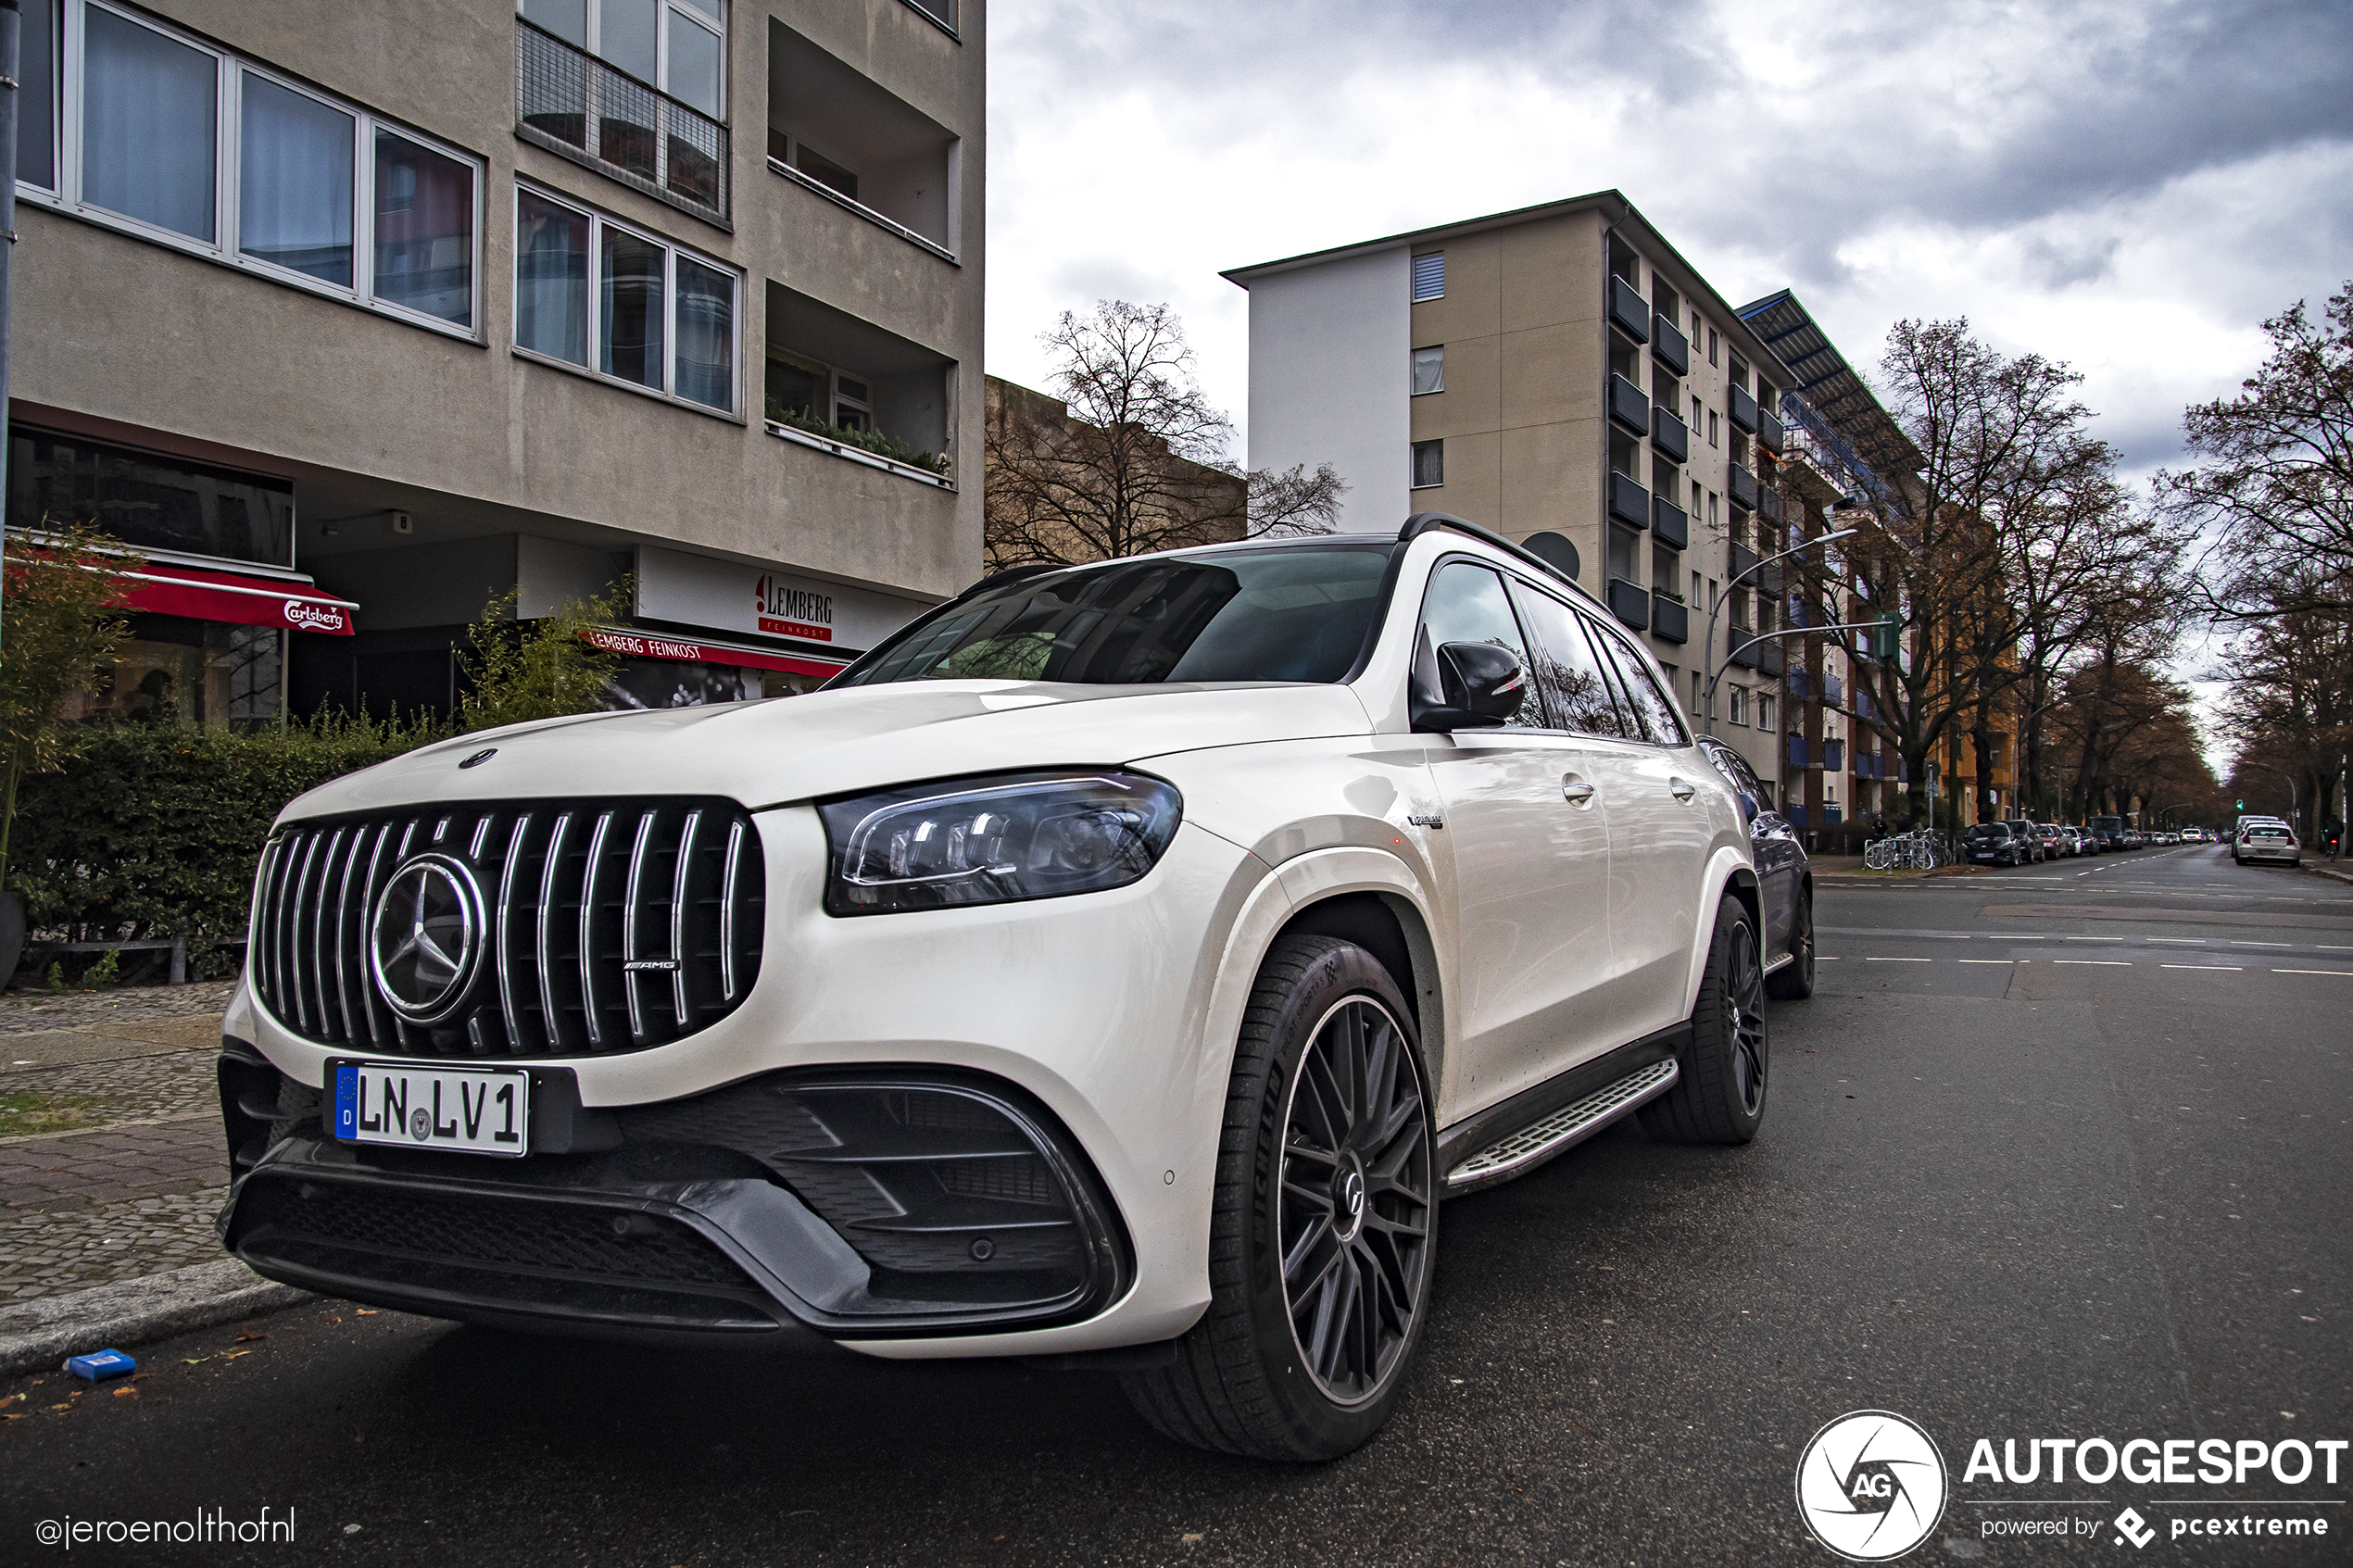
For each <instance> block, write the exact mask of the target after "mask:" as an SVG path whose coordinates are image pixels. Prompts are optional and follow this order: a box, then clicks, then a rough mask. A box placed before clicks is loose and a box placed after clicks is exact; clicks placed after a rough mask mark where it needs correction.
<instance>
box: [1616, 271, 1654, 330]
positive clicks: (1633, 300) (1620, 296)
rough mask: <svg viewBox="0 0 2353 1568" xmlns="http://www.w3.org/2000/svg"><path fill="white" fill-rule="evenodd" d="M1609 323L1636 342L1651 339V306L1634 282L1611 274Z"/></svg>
mask: <svg viewBox="0 0 2353 1568" xmlns="http://www.w3.org/2000/svg"><path fill="white" fill-rule="evenodd" d="M1609 324H1610V325H1611V326H1613V327H1616V328H1617V330H1618V331H1619V332H1624V333H1625V334H1626V335H1627V336H1628V337H1630V338H1632V339H1633V340H1634V341H1635V342H1636V343H1648V342H1650V340H1651V307H1650V305H1649V302H1647V301H1646V300H1644V299H1643V298H1642V295H1641V293H1640V292H1639V291H1637V290H1636V289H1635V287H1634V285H1633V284H1631V283H1629V282H1627V281H1626V280H1625V279H1623V278H1621V277H1619V276H1617V274H1616V273H1615V272H1613V273H1611V274H1610V280H1609Z"/></svg>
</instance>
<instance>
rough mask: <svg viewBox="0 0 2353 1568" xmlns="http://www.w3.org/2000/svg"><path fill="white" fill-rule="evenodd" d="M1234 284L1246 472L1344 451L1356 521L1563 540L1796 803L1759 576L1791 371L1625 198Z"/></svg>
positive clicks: (1601, 197)
mask: <svg viewBox="0 0 2353 1568" xmlns="http://www.w3.org/2000/svg"><path fill="white" fill-rule="evenodd" d="M1224 275H1225V276H1226V277H1227V279H1229V280H1230V281H1232V282H1236V283H1238V284H1239V285H1240V286H1242V287H1243V288H1246V289H1248V290H1249V291H1250V338H1251V365H1250V464H1251V467H1252V468H1254V469H1262V468H1273V469H1288V468H1290V467H1291V466H1292V465H1293V464H1297V463H1304V464H1306V465H1307V466H1308V467H1309V469H1311V470H1312V469H1314V468H1315V466H1316V465H1318V464H1321V463H1330V464H1331V465H1333V467H1334V468H1335V469H1337V470H1339V472H1340V476H1341V477H1342V479H1344V480H1345V481H1346V482H1347V483H1348V484H1349V486H1350V489H1349V494H1348V495H1347V496H1346V499H1345V503H1344V505H1345V511H1344V516H1343V519H1342V523H1341V526H1342V527H1344V528H1351V529H1364V530H1379V529H1394V528H1396V527H1397V526H1398V525H1399V524H1400V523H1401V522H1403V520H1404V519H1405V517H1406V516H1407V515H1408V514H1410V513H1412V512H1415V511H1424V510H1429V511H1446V512H1452V513H1454V514H1455V515H1457V516H1460V517H1463V518H1466V519H1467V520H1469V521H1473V522H1476V523H1479V524H1481V525H1483V526H1485V527H1488V528H1491V529H1493V530H1495V531H1496V532H1497V533H1502V534H1504V536H1505V537H1507V538H1510V539H1514V540H1516V541H1519V542H1521V543H1523V544H1526V545H1528V546H1529V547H1530V548H1532V549H1535V550H1537V551H1538V552H1539V553H1540V554H1543V555H1545V556H1546V557H1547V558H1550V559H1552V560H1554V561H1555V562H1556V563H1557V564H1559V565H1561V566H1562V567H1564V568H1565V569H1566V570H1567V571H1570V572H1571V573H1572V574H1573V575H1575V576H1576V578H1577V579H1578V581H1579V582H1580V583H1583V584H1584V585H1585V586H1586V587H1587V588H1589V589H1591V590H1592V592H1593V593H1594V594H1595V595H1596V596H1598V597H1600V598H1601V599H1602V600H1603V601H1604V603H1605V604H1606V605H1607V606H1608V607H1609V609H1610V612H1611V613H1612V614H1613V615H1615V616H1616V617H1617V619H1618V620H1619V621H1622V622H1624V623H1625V624H1626V625H1627V626H1628V627H1629V628H1632V629H1633V630H1636V631H1638V632H1641V633H1644V634H1645V635H1646V636H1647V637H1648V639H1649V641H1650V646H1651V648H1652V650H1653V651H1654V652H1655V653H1656V654H1657V656H1658V658H1659V661H1660V662H1661V663H1662V664H1663V665H1665V666H1666V668H1667V672H1668V674H1669V675H1670V676H1672V677H1673V678H1674V681H1675V684H1676V690H1677V693H1678V695H1679V696H1680V697H1681V699H1682V700H1683V701H1684V702H1685V703H1686V705H1687V706H1688V707H1689V708H1690V709H1691V711H1692V715H1693V718H1694V721H1695V724H1697V723H1709V724H1712V726H1713V728H1714V729H1715V731H1716V733H1717V734H1719V735H1721V736H1722V737H1724V738H1725V739H1726V740H1729V741H1730V742H1732V743H1733V744H1734V745H1736V746H1738V747H1739V749H1740V750H1741V751H1742V753H1743V755H1745V756H1746V757H1747V758H1748V759H1749V760H1750V762H1751V763H1752V764H1753V765H1754V766H1755V769H1756V771H1757V773H1758V776H1759V777H1760V778H1762V779H1764V780H1765V781H1766V782H1767V784H1768V786H1771V787H1774V788H1775V789H1776V790H1777V792H1780V793H1784V794H1785V793H1786V784H1784V783H1783V780H1784V776H1785V774H1784V759H1785V758H1786V755H1787V752H1786V747H1785V746H1783V745H1782V744H1781V743H1780V736H1781V726H1782V722H1783V713H1784V707H1783V701H1784V699H1783V696H1782V692H1781V684H1782V683H1781V675H1782V670H1783V657H1782V651H1781V643H1780V639H1767V638H1765V634H1766V633H1771V632H1774V631H1777V630H1779V629H1780V625H1781V622H1780V613H1779V603H1780V584H1779V581H1778V577H1777V576H1776V575H1775V574H1774V569H1772V568H1763V569H1762V570H1759V568H1760V567H1761V563H1762V558H1763V557H1762V556H1760V554H1759V551H1760V550H1762V551H1763V556H1769V555H1770V554H1772V553H1773V552H1772V550H1771V549H1767V548H1765V547H1764V546H1763V544H1762V541H1765V540H1768V539H1773V538H1778V537H1779V536H1780V532H1781V526H1782V501H1781V497H1780V492H1779V489H1778V488H1777V487H1776V486H1774V485H1772V484H1770V483H1762V482H1761V481H1760V470H1768V471H1769V469H1770V466H1771V464H1772V463H1773V461H1774V459H1775V458H1777V457H1778V456H1779V454H1780V451H1781V449H1782V445H1783V439H1784V438H1783V433H1782V426H1781V423H1780V419H1779V417H1778V415H1777V414H1776V413H1775V412H1774V410H1776V409H1777V408H1779V407H1780V393H1781V392H1782V391H1784V390H1786V389H1787V388H1789V387H1790V386H1791V385H1792V384H1793V379H1792V376H1791V373H1790V371H1789V370H1788V369H1787V367H1786V366H1784V365H1783V364H1782V362H1781V361H1780V358H1777V357H1776V356H1775V355H1774V353H1773V352H1772V350H1771V349H1770V348H1769V347H1768V346H1767V345H1765V343H1764V342H1763V341H1762V340H1760V339H1759V338H1758V337H1757V335H1756V334H1755V332H1753V331H1752V330H1751V329H1750V327H1749V325H1748V324H1747V323H1746V322H1745V321H1743V320H1742V318H1741V315H1740V313H1739V312H1738V311H1736V310H1735V309H1734V308H1733V307H1731V306H1730V304H1728V303H1727V302H1726V300H1725V299H1724V297H1723V295H1720V294H1718V292H1717V290H1716V288H1715V287H1714V285H1712V284H1711V283H1709V282H1708V281H1707V280H1706V279H1705V278H1704V277H1702V276H1701V275H1700V273H1699V272H1698V270H1696V269H1694V268H1693V267H1692V265H1691V264H1690V263H1689V262H1688V261H1686V260H1685V259H1684V258H1683V257H1682V256H1681V255H1680V253H1679V252H1677V251H1676V249H1675V247H1674V246H1673V245H1670V244H1668V243H1667V240H1666V238H1665V237H1664V236H1663V235H1661V234H1660V233H1659V232H1658V231H1657V230H1656V229H1655V228H1654V227H1653V226H1652V225H1651V223H1650V221H1649V220H1647V219H1645V218H1644V217H1643V216H1642V213H1641V212H1640V211H1639V210H1637V209H1636V208H1635V207H1633V205H1632V204H1631V203H1629V201H1627V200H1626V198H1625V197H1624V196H1622V195H1621V194H1618V193H1617V192H1616V191H1603V192H1599V193H1596V194H1591V195H1584V196H1578V197H1574V198H1572V199H1569V200H1566V201H1558V202H1551V203H1547V204H1545V205H1543V206H1540V207H1527V208H1523V209H1521V210H1518V211H1515V212H1505V213H1499V214H1496V215H1494V216H1491V217H1487V218H1477V219H1472V220H1467V221H1465V222H1459V223H1449V224H1442V225H1440V226H1438V227H1435V228H1430V229H1423V230H1418V231H1416V232H1412V233H1405V234H1393V235H1390V236H1387V237H1385V238H1381V239H1376V240H1368V241H1365V242H1362V243H1359V244H1354V245H1341V246H1338V247H1335V248H1332V249H1328V250H1322V251H1316V252H1314V253H1312V254H1309V255H1304V256H1296V257H1288V258H1286V259H1283V260H1279V261H1270V262H1265V263H1261V264H1259V265H1256V266H1251V267H1242V268H1238V269H1235V270H1232V271H1229V272H1227V273H1226V274H1224ZM1776 547H1778V546H1776ZM1760 639H1764V640H1760ZM1711 681H1712V682H1713V684H1714V691H1713V697H1712V712H1711V698H1710V684H1711Z"/></svg>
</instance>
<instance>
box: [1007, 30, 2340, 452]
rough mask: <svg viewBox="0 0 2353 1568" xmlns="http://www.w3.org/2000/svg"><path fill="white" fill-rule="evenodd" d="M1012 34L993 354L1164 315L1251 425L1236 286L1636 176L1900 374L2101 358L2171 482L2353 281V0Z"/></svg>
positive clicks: (1689, 224) (1725, 261) (1742, 288)
mask: <svg viewBox="0 0 2353 1568" xmlns="http://www.w3.org/2000/svg"><path fill="white" fill-rule="evenodd" d="M989 50H990V60H989V79H990V82H989V96H990V113H989V135H990V143H989V148H988V160H989V197H988V202H989V210H988V239H989V254H988V363H989V369H990V370H993V371H994V372H996V373H998V374H1000V375H1006V376H1011V377H1013V379H1015V380H1019V381H1026V382H1029V383H1034V384H1042V383H1043V381H1044V377H1045V374H1046V370H1045V367H1044V364H1043V362H1042V359H1041V355H1040V351H1039V350H1038V346H1037V344H1036V341H1035V340H1036V335H1037V333H1038V331H1039V330H1040V329H1041V328H1043V327H1044V326H1045V325H1046V324H1047V323H1049V322H1050V321H1051V320H1052V319H1053V318H1054V316H1055V315H1056V314H1057V313H1058V312H1060V311H1062V310H1063V309H1079V310H1084V309H1086V308H1087V307H1088V306H1089V305H1090V304H1091V303H1092V302H1093V301H1094V300H1096V299H1098V298H1101V297H1107V296H1115V297H1123V298H1126V299H1131V300H1137V301H1144V302H1161V301H1164V302H1166V303H1168V304H1169V305H1171V306H1173V307H1175V308H1176V310H1177V312H1178V313H1179V314H1180V315H1181V316H1182V317H1183V319H1184V320H1185V322H1186V324H1187V327H1188V329H1189V332H1190V335H1191V337H1192V340H1193V342H1194V345H1195V346H1196V347H1197V349H1198V350H1199V352H1200V356H1201V364H1202V376H1203V381H1204V383H1205V385H1206V386H1207V388H1208V390H1209V391H1210V393H1211V395H1213V396H1214V398H1216V399H1217V400H1218V401H1219V402H1220V403H1221V404H1222V406H1224V407H1225V408H1227V409H1228V410H1229V411H1230V412H1231V413H1232V414H1233V415H1234V417H1235V418H1236V420H1237V421H1238V422H1240V421H1242V420H1244V419H1245V418H1246V415H1247V409H1246V407H1245V405H1246V402H1247V399H1246V396H1245V388H1246V381H1245V378H1246V374H1247V367H1248V353H1249V344H1248V337H1247V332H1246V320H1245V296H1244V295H1243V294H1242V291H1240V290H1239V289H1237V288H1235V287H1234V286H1233V285H1231V284H1229V283H1227V282H1225V281H1224V280H1222V279H1220V278H1219V277H1218V276H1217V273H1218V271H1219V270H1220V269H1223V268H1230V267H1234V266H1238V265H1241V264H1244V263H1249V262H1254V261H1265V260H1270V259H1273V258H1275V257H1282V256H1289V255H1292V254H1295V253H1297V252H1300V251H1305V250H1313V249H1316V248H1319V247H1322V246H1325V245H1337V244H1342V243H1346V242H1349V241H1353V240H1360V239H1367V238H1371V237H1374V236H1377V235H1381V234H1387V233H1392V232H1399V231H1402V230H1408V229H1414V228H1419V227H1422V226H1425V225H1428V224H1434V223H1441V222H1447V221H1451V220H1457V219H1463V218H1468V217H1474V216H1477V215H1479V214H1482V213H1489V212H1496V211H1502V210H1506V209H1509V208H1512V207H1523V206H1527V205H1529V204H1532V203H1536V202H1541V201H1546V200H1551V199H1554V198H1557V197H1561V196H1567V195H1574V194H1580V193H1583V192H1587V191H1594V190H1600V189H1604V188H1606V187H1612V186H1614V187H1616V188H1617V189H1618V190H1620V191H1623V192H1624V193H1625V194H1626V195H1627V196H1628V197H1629V199H1630V200H1631V201H1632V202H1633V203H1634V204H1635V205H1636V206H1637V207H1641V208H1642V211H1643V212H1644V213H1645V214H1646V215H1647V216H1648V217H1649V218H1650V219H1651V220H1652V221H1653V222H1654V223H1655V224H1656V225H1657V226H1658V228H1659V229H1660V230H1661V232H1664V233H1665V234H1666V235H1667V237H1668V238H1669V239H1670V240H1671V241H1672V242H1673V243H1674V244H1675V245H1677V247H1678V248H1679V249H1680V250H1681V251H1682V252H1683V254H1684V255H1685V256H1686V257H1688V258H1690V259H1691V261H1692V263H1693V264H1694V265H1696V266H1697V267H1698V268H1699V269H1700V270H1701V271H1702V272H1704V273H1705V274H1706V275H1707V276H1708V277H1709V278H1710V279H1711V280H1712V281H1713V282H1715V283H1716V285H1717V287H1718V289H1719V290H1720V291H1721V292H1722V293H1723V294H1724V295H1726V296H1727V297H1728V298H1729V299H1730V301H1731V302H1732V303H1734V304H1741V303H1743V302H1745V301H1747V300H1749V299H1752V298H1755V297H1756V296H1758V295H1763V294H1766V293H1768V292H1769V291H1770V290H1772V289H1775V288H1779V287H1782V286H1784V285H1786V286H1791V287H1794V288H1795V289H1796V290H1797V291H1798V295H1799V297H1801V298H1802V299H1804V300H1805V301H1806V305H1807V306H1808V307H1810V308H1811V309H1812V310H1813V312H1814V314H1815V316H1816V317H1817V318H1818V320H1821V321H1822V322H1823V323H1824V324H1825V325H1826V326H1827V327H1828V328H1829V329H1830V331H1831V333H1832V335H1833V337H1834V338H1835V339H1836V340H1837V341H1838V343H1839V344H1840V345H1841V346H1842V347H1843V349H1844V350H1845V352H1846V354H1847V357H1848V358H1849V359H1851V360H1852V361H1854V362H1855V363H1856V366H1857V368H1858V369H1862V370H1866V372H1867V373H1868V372H1869V370H1870V369H1871V368H1872V367H1873V366H1874V365H1875V363H1876V361H1877V359H1878V357H1879V345H1880V344H1881V341H1882V340H1883V338H1884V336H1885V334H1886V332H1887V328H1888V325H1889V323H1890V322H1892V321H1894V320H1897V319H1898V318H1901V317H1904V316H1924V317H1950V316H1959V315H1966V316H1967V317H1969V319H1970V320H1971V322H1972V323H1973V324H1974V325H1975V326H1976V328H1977V330H1978V331H1979V332H1981V333H1982V335H1983V336H1985V337H1986V338H1987V339H1989V340H1990V341H1992V342H1993V343H1994V344H1995V345H1998V346H2001V347H2003V348H2006V349H2009V350H2013V351H2015V350H2019V349H2024V348H2032V349H2036V350H2038V351H2040V352H2042V353H2045V354H2047V355H2050V356H2052V357H2054V358H2062V359H2066V360H2069V361H2070V362H2072V363H2073V364H2074V365H2075V366H2076V367H2078V368H2079V369H2081V370H2082V371H2083V372H2084V373H2085V375H2086V377H2087V378H2088V379H2087V381H2086V383H2085V387H2084V396H2085V399H2086V401H2088V402H2089V403H2090V404H2091V405H2092V406H2093V407H2094V408H2097V409H2098V410H2100V412H2101V414H2102V416H2103V417H2102V420H2101V426H2100V428H2101V431H2102V433H2104V434H2106V435H2107V436H2108V438H2109V439H2110V440H2111V441H2113V442H2115V443H2116V444H2117V445H2118V446H2119V447H2120V449H2121V450H2122V451H2123V452H2124V454H2125V457H2126V466H2127V468H2128V470H2133V471H2135V472H2138V471H2143V470H2146V469H2148V468H2150V467H2153V466H2156V465H2158V464H2159V463H2163V462H2166V461H2170V460H2171V459H2172V458H2173V457H2174V455H2175V453H2176V450H2177V433H2178V428H2179V422H2180V418H2181V411H2182V408H2183V406H2184V405H2185V404H2187V403H2189V402H2192V401H2194V400H2198V399H2203V398H2206V397H2210V396H2214V395H2218V394H2221V393H2223V392H2227V391H2229V390H2230V389H2232V388H2233V386H2234V385H2235V383H2237V381H2238V380H2239V378H2240V377H2242V376H2244V375H2246V373H2247V372H2248V371H2249V370H2252V369H2253V367H2254V365H2255V363H2256V361H2257V360H2258V359H2259V358H2260V353H2261V341H2262V340H2261V336H2260V333H2259V332H2258V330H2257V323H2258V322H2259V320H2261V319H2262V318H2263V317H2264V316H2265V315H2267V314H2270V313H2271V312H2272V311H2275V310H2277V309H2278V308H2280V307H2282V306H2284V305H2285V304H2287V303H2288V302H2289V301H2291V300H2294V299H2296V298H2297V297H2299V296H2303V297H2309V298H2310V299H2311V300H2312V301H2313V302H2314V303H2315V304H2316V305H2317V304H2318V302H2319V301H2320V300H2321V299H2322V298H2323V297H2325V296H2326V295H2328V294H2329V293H2330V292H2331V291H2332V290H2333V288H2334V286H2335V285H2336V284H2338V283H2340V282H2343V281H2345V280H2346V279H2347V278H2348V277H2353V244H2348V236H2349V235H2353V228H2349V227H2348V221H2347V220H2348V216H2353V86H2348V82H2347V66H2348V63H2353V5H2347V4H2346V3H2345V0H2335V3H2334V4H2306V5H2294V4H2273V5H2265V4H2240V5H2227V4H2207V5H2183V4H2166V3H2162V0H2157V3H2151V0H2139V3H2125V4H2068V3H2067V0H2047V3H2045V4H2039V5H2023V4H2021V5H1934V4H1928V5H1923V4H1918V3H1914V4H1860V5H1843V6H1842V5H1835V4H1833V5H1822V4H1813V5H1791V4H1781V3H1777V0H1737V3H1734V4H1729V5H1711V4H1705V3H1693V0H1595V3H1592V4H1561V3H1559V0H1353V3H1347V4H1342V3H1340V0H1254V3H1237V0H1188V3H1186V4H1180V5H1137V4H1134V3H1133V0H1004V3H1002V4H1000V5H998V6H994V7H993V8H992V10H991V13H990V33H989ZM1236 455H1237V456H1238V457H1239V456H1240V455H1241V454H1239V452H1238V453H1237V454H1236Z"/></svg>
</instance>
